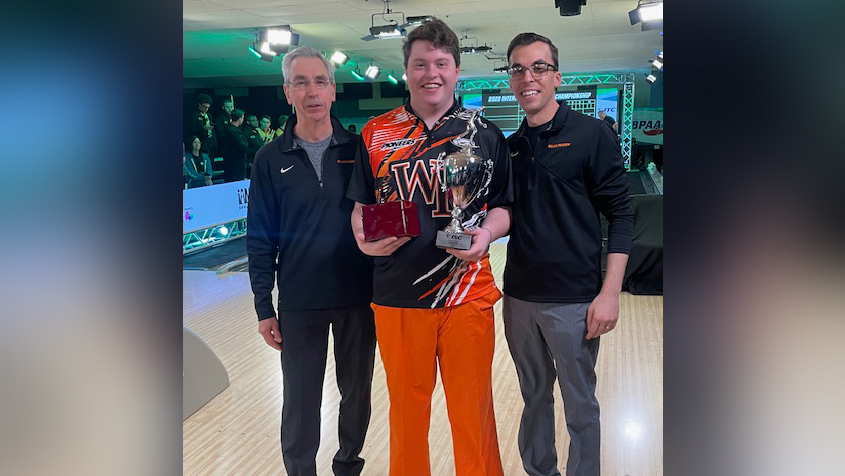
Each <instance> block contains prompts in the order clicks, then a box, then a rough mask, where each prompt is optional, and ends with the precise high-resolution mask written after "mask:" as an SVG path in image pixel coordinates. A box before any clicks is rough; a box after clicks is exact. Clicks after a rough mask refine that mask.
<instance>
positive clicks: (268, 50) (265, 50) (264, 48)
mask: <svg viewBox="0 0 845 476" xmlns="http://www.w3.org/2000/svg"><path fill="white" fill-rule="evenodd" d="M259 51H261V53H263V54H265V55H269V56H276V52H275V51H273V50H272V49H271V48H270V43H268V42H266V41H265V42H263V43H261V49H260V50H259Z"/></svg>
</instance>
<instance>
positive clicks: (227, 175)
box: [220, 109, 249, 182]
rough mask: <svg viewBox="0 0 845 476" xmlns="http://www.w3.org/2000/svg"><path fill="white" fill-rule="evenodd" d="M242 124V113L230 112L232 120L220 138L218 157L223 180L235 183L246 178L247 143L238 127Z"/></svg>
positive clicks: (237, 110) (238, 111) (239, 111)
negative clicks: (221, 158)
mask: <svg viewBox="0 0 845 476" xmlns="http://www.w3.org/2000/svg"><path fill="white" fill-rule="evenodd" d="M243 123H244V112H243V111H242V110H240V109H235V110H234V111H232V120H231V121H229V123H228V124H226V127H225V128H224V129H223V135H222V136H221V139H222V140H221V144H220V155H221V156H222V157H223V180H224V181H226V182H236V181H238V180H243V179H245V178H246V151H247V149H248V148H249V142H248V141H247V138H246V136H245V135H244V133H243V131H241V129H240V127H241V125H242V124H243Z"/></svg>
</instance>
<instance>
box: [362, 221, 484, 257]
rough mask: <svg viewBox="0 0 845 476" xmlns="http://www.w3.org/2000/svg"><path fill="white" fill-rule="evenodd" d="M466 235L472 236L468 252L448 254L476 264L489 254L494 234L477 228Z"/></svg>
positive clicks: (469, 230)
mask: <svg viewBox="0 0 845 476" xmlns="http://www.w3.org/2000/svg"><path fill="white" fill-rule="evenodd" d="M464 233H466V234H467V235H472V246H471V247H470V248H469V249H468V250H456V249H454V248H446V252H447V253H449V254H451V255H452V256H455V257H456V258H458V259H462V260H464V261H471V262H475V261H478V260H480V259H481V258H483V257H484V255H485V254H487V250H488V249H489V248H490V242H491V241H492V240H493V233H492V232H491V231H490V230H489V229H487V228H484V227H481V226H479V227H476V228H465V229H464ZM359 246H360V245H359Z"/></svg>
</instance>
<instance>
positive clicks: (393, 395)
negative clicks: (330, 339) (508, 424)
mask: <svg viewBox="0 0 845 476" xmlns="http://www.w3.org/2000/svg"><path fill="white" fill-rule="evenodd" d="M500 297H501V293H500V292H499V290H498V289H495V290H494V291H492V292H490V293H489V294H487V295H486V296H483V297H481V298H479V299H476V300H475V301H470V302H467V303H464V304H460V305H458V306H454V307H449V308H443V309H407V308H395V307H385V306H379V305H377V304H372V307H373V310H374V311H375V321H376V337H377V339H378V346H379V351H380V352H381V358H382V361H383V362H384V370H385V372H386V373H387V390H388V392H389V394H390V476H417V475H420V476H429V475H430V474H431V466H430V462H429V449H428V432H429V426H430V422H431V395H432V392H433V391H434V384H435V381H436V378H437V367H436V366H437V362H438V361H439V363H440V375H441V378H442V379H443V389H444V391H445V393H446V408H447V410H448V413H449V423H450V425H451V426H452V442H453V444H454V448H455V469H456V473H457V476H502V475H503V472H502V461H501V458H500V456H499V442H498V439H497V436H496V417H495V415H494V414H493V385H492V364H493V349H494V346H495V333H494V327H493V304H494V303H495V302H496V301H498V300H499V298H500Z"/></svg>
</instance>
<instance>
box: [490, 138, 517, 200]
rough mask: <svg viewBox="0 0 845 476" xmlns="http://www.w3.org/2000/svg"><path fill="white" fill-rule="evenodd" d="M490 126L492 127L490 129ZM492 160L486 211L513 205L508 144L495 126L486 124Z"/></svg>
mask: <svg viewBox="0 0 845 476" xmlns="http://www.w3.org/2000/svg"><path fill="white" fill-rule="evenodd" d="M491 126H492V127H491ZM487 127H488V128H490V129H492V131H490V133H489V136H490V139H489V140H490V142H491V148H490V150H492V157H491V158H492V159H493V178H492V180H491V182H490V192H489V193H490V195H489V196H488V199H487V207H488V210H490V209H493V208H496V207H509V206H511V204H512V203H513V175H512V171H511V158H510V149H509V148H508V143H507V141H506V140H505V136H504V135H502V131H500V130H499V129H498V128H497V127H495V125H492V124H491V123H489V122H488V126H487Z"/></svg>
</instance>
